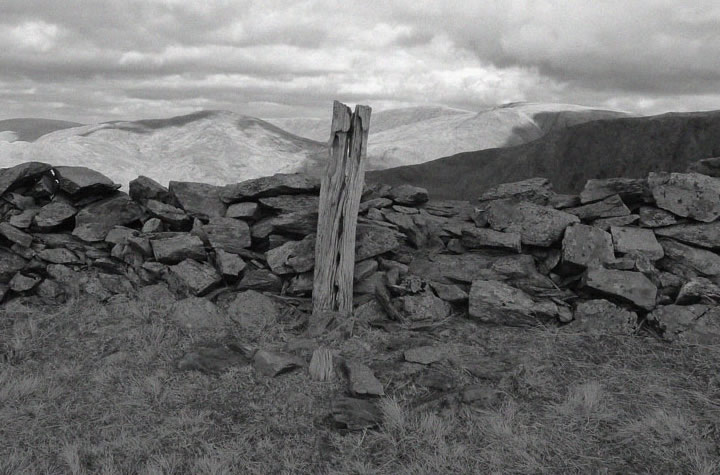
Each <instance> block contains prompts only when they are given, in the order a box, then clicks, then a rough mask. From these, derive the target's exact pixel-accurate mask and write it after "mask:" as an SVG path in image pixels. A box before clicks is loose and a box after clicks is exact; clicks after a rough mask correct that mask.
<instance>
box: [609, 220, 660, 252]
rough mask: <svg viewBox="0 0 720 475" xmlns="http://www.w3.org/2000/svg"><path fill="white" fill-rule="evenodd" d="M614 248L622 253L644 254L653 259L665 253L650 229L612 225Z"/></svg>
mask: <svg viewBox="0 0 720 475" xmlns="http://www.w3.org/2000/svg"><path fill="white" fill-rule="evenodd" d="M610 233H611V234H612V240H613V244H614V245H615V250H616V251H617V252H620V253H623V254H644V255H646V256H647V257H648V258H650V259H651V260H653V261H656V260H658V259H662V257H663V256H664V255H665V251H663V248H662V246H661V245H660V243H659V242H658V241H657V239H656V238H655V233H653V232H652V230H650V229H644V228H635V227H624V226H623V227H620V226H612V227H611V228H610Z"/></svg>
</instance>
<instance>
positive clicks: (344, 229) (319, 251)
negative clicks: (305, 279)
mask: <svg viewBox="0 0 720 475" xmlns="http://www.w3.org/2000/svg"><path fill="white" fill-rule="evenodd" d="M371 112H372V109H371V108H370V107H368V106H360V105H358V106H355V112H354V113H352V114H351V113H350V108H349V107H348V106H346V105H345V104H343V103H341V102H338V101H335V102H334V103H333V118H332V126H331V130H330V156H329V161H328V165H327V169H326V171H325V175H324V176H323V177H322V181H321V185H320V205H319V210H318V227H317V240H316V245H315V279H314V281H313V314H314V315H318V314H320V313H321V312H323V311H328V310H330V311H336V312H339V313H340V314H342V315H350V314H351V313H352V297H353V272H354V270H355V230H356V228H357V215H358V208H359V207H360V198H361V195H362V191H363V184H364V182H365V161H366V155H367V138H368V131H369V130H370V113H371Z"/></svg>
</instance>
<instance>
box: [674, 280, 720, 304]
mask: <svg viewBox="0 0 720 475" xmlns="http://www.w3.org/2000/svg"><path fill="white" fill-rule="evenodd" d="M696 303H702V304H708V305H717V304H718V303H720V286H718V285H716V284H714V283H713V282H711V281H709V280H708V279H705V278H703V277H696V278H694V279H691V280H689V281H687V282H686V283H685V284H683V285H682V287H681V288H680V291H679V292H678V295H677V298H676V299H675V304H676V305H692V304H696Z"/></svg>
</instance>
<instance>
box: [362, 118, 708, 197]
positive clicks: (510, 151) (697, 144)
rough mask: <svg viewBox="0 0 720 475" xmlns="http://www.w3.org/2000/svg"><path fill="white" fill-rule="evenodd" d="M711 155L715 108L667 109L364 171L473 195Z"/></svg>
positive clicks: (560, 186)
mask: <svg viewBox="0 0 720 475" xmlns="http://www.w3.org/2000/svg"><path fill="white" fill-rule="evenodd" d="M716 156H720V111H713V112H693V113H670V114H663V115H658V116H651V117H624V118H614V119H607V120H598V121H593V122H586V123H582V124H577V125H570V126H569V127H566V128H558V129H556V130H551V131H550V132H549V133H548V134H547V135H545V136H544V137H542V138H539V139H538V140H535V141H533V142H529V143H525V144H523V145H518V146H515V147H505V148H494V149H487V150H478V151H473V152H465V153H459V154H456V155H453V156H450V157H445V158H441V159H438V160H433V161H430V162H426V163H422V164H418V165H413V166H403V167H398V168H393V169H389V170H381V171H374V172H369V173H368V174H367V175H366V178H367V180H368V181H370V182H373V181H374V182H379V183H388V184H399V183H412V184H415V185H418V186H423V187H425V188H427V189H428V191H429V192H430V196H433V197H436V198H445V199H462V200H474V199H476V198H477V197H478V196H479V195H480V193H482V192H483V191H485V190H487V189H488V188H490V187H492V186H496V185H498V184H501V183H508V182H513V181H518V180H523V179H526V178H531V177H545V178H548V179H549V180H550V181H551V182H552V184H553V186H554V188H555V190H556V191H559V192H568V193H570V192H578V191H580V189H581V188H582V186H583V184H584V183H585V181H586V180H588V179H590V178H609V177H619V176H625V177H632V178H640V177H645V176H647V174H648V173H649V172H651V171H685V170H686V168H687V166H688V165H689V164H690V163H692V162H694V161H696V160H699V159H702V158H708V157H716Z"/></svg>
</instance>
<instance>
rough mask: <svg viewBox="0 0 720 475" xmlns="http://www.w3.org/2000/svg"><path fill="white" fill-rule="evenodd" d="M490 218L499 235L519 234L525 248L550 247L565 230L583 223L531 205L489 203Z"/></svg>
mask: <svg viewBox="0 0 720 475" xmlns="http://www.w3.org/2000/svg"><path fill="white" fill-rule="evenodd" d="M486 216H487V220H488V223H489V224H490V227H491V228H492V229H494V230H496V231H504V232H510V233H513V232H514V233H519V234H520V239H521V241H522V243H523V244H526V245H533V246H550V245H552V244H553V243H554V242H556V241H558V240H560V238H561V237H562V235H563V233H564V232H565V228H566V227H568V226H569V225H570V224H572V223H577V222H579V221H580V220H579V219H578V218H577V217H576V216H573V215H571V214H568V213H565V212H563V211H559V210H556V209H553V208H548V207H544V206H539V205H536V204H533V203H529V202H520V203H517V202H513V201H510V200H498V201H492V202H490V203H488V205H487V208H486Z"/></svg>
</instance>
